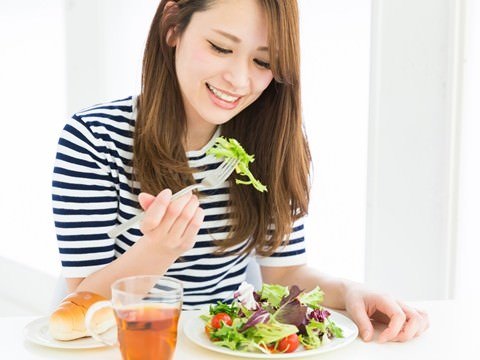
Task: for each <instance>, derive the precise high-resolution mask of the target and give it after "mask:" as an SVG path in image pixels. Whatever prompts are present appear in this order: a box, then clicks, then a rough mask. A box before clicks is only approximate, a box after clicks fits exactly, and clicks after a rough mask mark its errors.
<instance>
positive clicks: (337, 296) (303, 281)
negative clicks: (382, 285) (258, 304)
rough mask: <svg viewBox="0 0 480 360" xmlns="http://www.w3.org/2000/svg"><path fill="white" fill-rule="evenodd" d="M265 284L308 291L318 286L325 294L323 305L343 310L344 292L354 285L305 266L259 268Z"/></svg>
mask: <svg viewBox="0 0 480 360" xmlns="http://www.w3.org/2000/svg"><path fill="white" fill-rule="evenodd" d="M261 272H262V278H263V281H264V282H265V283H270V284H280V285H285V286H291V285H297V286H299V287H300V288H301V289H305V290H306V291H310V290H311V289H313V288H314V287H315V286H319V287H320V288H321V289H322V290H323V291H324V292H325V298H324V302H323V303H324V305H325V306H326V307H330V308H333V309H345V300H344V299H345V292H346V290H347V288H348V286H352V285H353V284H354V283H353V282H351V281H348V280H344V279H336V278H333V277H331V276H327V275H324V274H320V273H319V272H318V271H316V270H315V269H312V268H310V267H308V266H307V265H301V266H285V267H266V266H262V267H261Z"/></svg>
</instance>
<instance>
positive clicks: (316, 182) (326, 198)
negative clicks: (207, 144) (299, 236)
mask: <svg viewBox="0 0 480 360" xmlns="http://www.w3.org/2000/svg"><path fill="white" fill-rule="evenodd" d="M370 2H371V1H370V0H336V1H330V0H301V1H299V5H300V15H301V22H300V25H301V36H302V38H301V46H302V75H303V76H302V97H303V106H304V112H303V114H304V119H305V123H306V128H307V132H308V137H309V142H310V147H311V151H312V157H313V168H314V174H313V184H312V193H311V205H310V216H309V219H308V222H307V238H308V251H309V252H308V254H309V261H310V263H311V265H313V266H314V267H316V268H318V269H320V270H321V271H324V272H327V273H330V274H332V275H335V276H341V277H346V278H349V279H353V280H357V281H363V280H364V251H365V250H364V247H365V216H366V215H365V212H366V208H365V202H366V188H367V185H366V176H367V175H366V171H367V137H368V92H369V67H370V65H369V64H370V11H371V10H370Z"/></svg>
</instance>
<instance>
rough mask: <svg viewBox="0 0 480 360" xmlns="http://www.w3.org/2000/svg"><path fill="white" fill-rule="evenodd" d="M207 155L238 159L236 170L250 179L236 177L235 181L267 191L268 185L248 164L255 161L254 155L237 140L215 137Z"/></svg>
mask: <svg viewBox="0 0 480 360" xmlns="http://www.w3.org/2000/svg"><path fill="white" fill-rule="evenodd" d="M207 155H213V156H215V157H217V158H234V159H238V161H239V162H238V165H237V166H236V168H235V172H236V173H237V174H239V175H241V176H246V177H247V179H248V180H241V179H235V183H237V184H242V185H250V184H251V185H253V187H255V189H257V190H258V191H260V192H264V191H267V187H266V186H265V185H263V184H262V183H261V182H260V181H258V180H257V179H255V177H254V176H253V174H252V172H251V171H250V169H249V168H248V164H250V163H252V162H254V161H255V157H254V155H249V154H248V153H247V152H246V151H245V149H244V148H243V147H242V145H240V143H239V142H238V141H237V140H235V139H232V138H230V139H227V138H224V137H223V136H220V137H218V138H216V139H215V144H214V145H213V146H212V147H211V148H210V149H208V150H207Z"/></svg>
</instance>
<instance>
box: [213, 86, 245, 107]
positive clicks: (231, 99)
mask: <svg viewBox="0 0 480 360" xmlns="http://www.w3.org/2000/svg"><path fill="white" fill-rule="evenodd" d="M207 86H208V88H209V89H210V90H211V91H212V93H214V94H215V96H216V97H218V98H219V99H222V100H223V101H226V102H230V103H233V102H235V101H237V100H238V99H239V98H238V97H234V96H230V95H227V94H225V93H223V92H221V91H220V90H217V89H215V88H214V87H213V86H212V85H210V84H207Z"/></svg>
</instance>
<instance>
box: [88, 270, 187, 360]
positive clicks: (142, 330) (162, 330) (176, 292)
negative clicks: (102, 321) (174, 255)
mask: <svg viewBox="0 0 480 360" xmlns="http://www.w3.org/2000/svg"><path fill="white" fill-rule="evenodd" d="M182 300H183V286H182V283H181V282H180V281H179V280H176V279H173V278H171V277H167V276H158V275H138V276H132V277H127V278H123V279H120V280H117V281H115V282H114V283H113V284H112V299H111V301H99V302H97V303H95V304H93V305H92V306H91V307H90V308H89V309H88V310H87V314H86V315H85V326H86V327H87V331H88V332H89V333H90V334H91V335H92V336H93V337H94V338H95V339H97V340H99V341H102V342H104V343H105V344H107V345H112V346H114V345H118V347H119V348H120V352H121V354H122V358H123V360H171V359H172V358H173V354H174V352H175V345H176V344H177V325H178V319H179V317H180V311H181V309H182ZM103 308H113V310H114V313H115V318H116V329H114V328H112V330H114V331H108V332H99V331H97V330H96V329H97V328H98V326H97V327H95V326H92V324H93V323H94V321H95V320H94V319H95V316H94V315H95V313H96V312H97V311H100V310H101V309H103ZM110 334H112V335H111V336H110Z"/></svg>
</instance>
